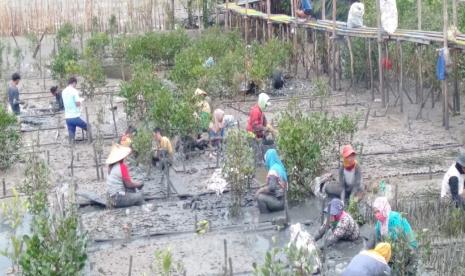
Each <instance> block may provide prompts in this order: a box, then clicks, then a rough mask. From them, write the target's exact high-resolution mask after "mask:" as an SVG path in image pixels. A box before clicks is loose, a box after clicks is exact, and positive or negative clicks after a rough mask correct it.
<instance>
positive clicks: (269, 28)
mask: <svg viewBox="0 0 465 276" xmlns="http://www.w3.org/2000/svg"><path fill="white" fill-rule="evenodd" d="M266 14H267V24H268V40H270V39H271V31H272V30H271V27H272V22H271V1H270V0H266Z"/></svg>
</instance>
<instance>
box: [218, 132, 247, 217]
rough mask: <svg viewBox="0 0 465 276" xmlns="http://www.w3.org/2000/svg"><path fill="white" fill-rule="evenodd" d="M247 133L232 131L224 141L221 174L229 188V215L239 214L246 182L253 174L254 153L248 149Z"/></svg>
mask: <svg viewBox="0 0 465 276" xmlns="http://www.w3.org/2000/svg"><path fill="white" fill-rule="evenodd" d="M247 136H248V135H247V132H245V131H243V130H239V129H232V130H230V131H229V132H228V137H227V140H226V144H227V147H226V153H225V162H224V164H223V169H222V171H223V174H224V175H225V178H226V180H227V181H228V183H229V185H230V187H231V195H232V206H231V208H230V209H231V215H233V216H236V215H239V213H240V207H241V202H242V196H243V195H244V193H245V189H246V187H247V181H249V178H250V177H251V176H253V174H254V172H255V160H254V152H253V149H252V148H251V147H250V145H249V142H248V139H247Z"/></svg>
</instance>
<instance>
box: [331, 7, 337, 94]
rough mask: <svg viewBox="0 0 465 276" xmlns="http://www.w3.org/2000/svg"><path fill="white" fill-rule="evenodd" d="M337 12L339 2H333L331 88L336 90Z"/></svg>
mask: <svg viewBox="0 0 465 276" xmlns="http://www.w3.org/2000/svg"><path fill="white" fill-rule="evenodd" d="M336 10H337V1H336V0H333V18H332V20H333V31H332V36H331V58H332V61H331V88H332V89H333V91H334V90H336V89H337V87H336Z"/></svg>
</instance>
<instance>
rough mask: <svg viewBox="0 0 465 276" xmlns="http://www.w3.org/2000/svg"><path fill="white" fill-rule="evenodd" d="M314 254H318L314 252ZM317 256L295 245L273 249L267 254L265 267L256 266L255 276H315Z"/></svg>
mask: <svg viewBox="0 0 465 276" xmlns="http://www.w3.org/2000/svg"><path fill="white" fill-rule="evenodd" d="M313 254H316V252H314V253H313ZM314 267H315V256H314V255H312V254H308V253H307V252H305V250H303V248H301V249H298V248H297V247H296V246H295V244H290V245H288V246H285V247H273V248H272V249H271V250H269V251H267V252H266V255H265V261H264V263H263V265H261V266H257V265H254V275H255V276H268V275H279V276H310V275H314V274H313V272H314Z"/></svg>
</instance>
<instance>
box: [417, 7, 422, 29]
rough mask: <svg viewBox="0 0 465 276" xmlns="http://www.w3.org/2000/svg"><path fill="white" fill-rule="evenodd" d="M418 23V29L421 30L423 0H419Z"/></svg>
mask: <svg viewBox="0 0 465 276" xmlns="http://www.w3.org/2000/svg"><path fill="white" fill-rule="evenodd" d="M417 23H418V30H421V0H417Z"/></svg>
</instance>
